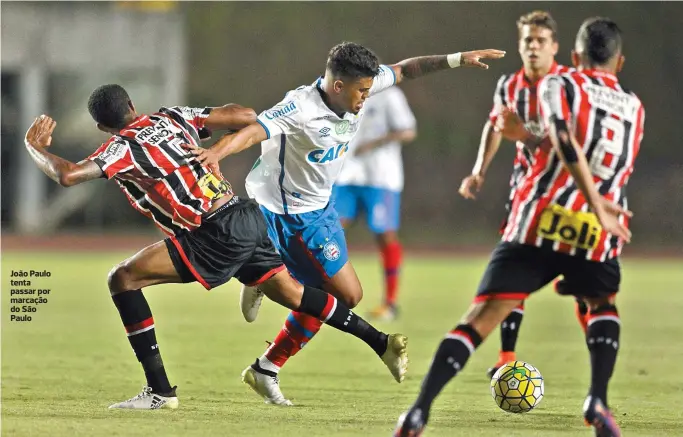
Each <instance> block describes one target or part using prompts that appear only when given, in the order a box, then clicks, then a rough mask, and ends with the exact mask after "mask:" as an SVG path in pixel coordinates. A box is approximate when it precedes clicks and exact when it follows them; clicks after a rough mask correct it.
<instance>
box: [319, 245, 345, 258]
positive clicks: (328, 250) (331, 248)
mask: <svg viewBox="0 0 683 437" xmlns="http://www.w3.org/2000/svg"><path fill="white" fill-rule="evenodd" d="M323 255H324V256H325V258H327V259H328V260H330V261H336V260H338V259H339V257H340V256H341V250H340V249H339V245H338V244H337V242H336V241H330V242H328V243H327V244H325V247H323Z"/></svg>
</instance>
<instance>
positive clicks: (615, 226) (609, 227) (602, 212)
mask: <svg viewBox="0 0 683 437" xmlns="http://www.w3.org/2000/svg"><path fill="white" fill-rule="evenodd" d="M622 214H623V215H625V216H626V217H633V213H632V212H631V211H629V210H627V209H624V208H622V207H621V206H620V205H617V204H616V203H614V202H612V201H610V200H607V199H605V198H604V197H601V202H600V206H599V207H598V208H596V211H595V215H596V216H597V217H598V220H599V221H600V224H601V225H602V228H603V229H604V230H605V231H607V232H609V233H610V234H612V235H616V236H617V237H619V238H622V239H623V240H624V241H625V242H627V243H630V242H631V231H629V230H628V228H627V227H626V226H624V225H623V224H621V223H620V222H619V216H621V215H622Z"/></svg>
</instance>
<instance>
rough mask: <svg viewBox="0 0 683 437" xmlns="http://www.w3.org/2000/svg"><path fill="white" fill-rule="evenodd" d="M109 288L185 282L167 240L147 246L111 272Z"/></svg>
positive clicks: (138, 287) (111, 289)
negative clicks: (171, 254)
mask: <svg viewBox="0 0 683 437" xmlns="http://www.w3.org/2000/svg"><path fill="white" fill-rule="evenodd" d="M108 282H109V289H110V291H111V292H112V293H113V294H115V293H120V292H123V291H129V290H137V289H140V288H144V287H149V286H151V285H156V284H165V283H178V282H183V279H182V277H181V276H180V274H179V273H178V270H177V269H176V267H175V265H174V264H173V261H172V259H171V256H170V253H169V250H168V246H167V244H166V242H165V241H159V242H157V243H154V244H152V245H150V246H147V247H145V248H144V249H142V250H141V251H139V252H138V253H136V254H135V255H133V256H131V257H130V258H128V259H126V260H125V261H123V262H121V263H120V264H118V265H117V266H115V267H114V268H113V269H112V270H111V271H110V272H109V278H108Z"/></svg>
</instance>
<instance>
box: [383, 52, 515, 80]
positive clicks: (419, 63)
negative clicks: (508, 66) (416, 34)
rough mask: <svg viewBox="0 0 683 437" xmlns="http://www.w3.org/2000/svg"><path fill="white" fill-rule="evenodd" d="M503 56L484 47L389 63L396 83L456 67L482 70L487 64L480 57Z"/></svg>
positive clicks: (503, 54)
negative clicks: (482, 48) (483, 48)
mask: <svg viewBox="0 0 683 437" xmlns="http://www.w3.org/2000/svg"><path fill="white" fill-rule="evenodd" d="M503 56H505V52H504V51H502V50H495V49H486V50H474V51H471V52H462V53H452V54H450V55H433V56H418V57H416V58H410V59H405V60H403V61H401V62H398V63H396V64H394V65H390V66H389V67H391V69H392V70H394V74H395V75H396V83H400V82H401V81H403V80H406V79H417V78H418V77H422V76H424V75H426V74H429V73H434V72H437V71H441V70H448V69H449V68H457V67H477V68H482V69H484V70H486V69H488V68H489V66H488V65H486V64H484V63H483V62H481V61H480V59H500V58H502V57H503Z"/></svg>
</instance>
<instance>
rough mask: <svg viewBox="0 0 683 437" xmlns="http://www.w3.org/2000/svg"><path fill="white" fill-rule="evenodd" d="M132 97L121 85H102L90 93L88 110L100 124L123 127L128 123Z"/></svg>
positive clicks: (117, 127) (116, 127) (115, 127)
mask: <svg viewBox="0 0 683 437" xmlns="http://www.w3.org/2000/svg"><path fill="white" fill-rule="evenodd" d="M129 102H130V97H128V93H127V92H126V90H125V89H123V87H122V86H121V85H102V86H100V87H98V88H97V89H95V91H93V92H92V94H90V98H89V99H88V112H90V115H91V116H92V118H93V119H94V120H95V121H96V122H98V123H99V124H101V125H103V126H106V127H111V128H114V129H123V128H124V127H126V125H127V124H128V119H127V118H128V117H127V116H128V114H129V113H130V107H129V106H128V103H129Z"/></svg>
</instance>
